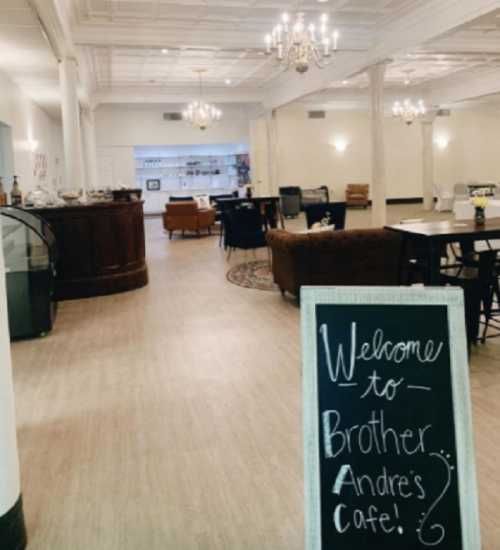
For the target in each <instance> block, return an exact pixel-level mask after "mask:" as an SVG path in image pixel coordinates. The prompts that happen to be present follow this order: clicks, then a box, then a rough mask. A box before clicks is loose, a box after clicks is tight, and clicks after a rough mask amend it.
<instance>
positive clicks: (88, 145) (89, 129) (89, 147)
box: [82, 108, 99, 189]
mask: <svg viewBox="0 0 500 550" xmlns="http://www.w3.org/2000/svg"><path fill="white" fill-rule="evenodd" d="M82 129H83V143H84V149H85V163H86V166H85V173H86V176H87V189H97V188H98V187H99V175H98V171H97V142H96V137H95V116H94V110H93V109H92V108H87V109H84V110H83V111H82Z"/></svg>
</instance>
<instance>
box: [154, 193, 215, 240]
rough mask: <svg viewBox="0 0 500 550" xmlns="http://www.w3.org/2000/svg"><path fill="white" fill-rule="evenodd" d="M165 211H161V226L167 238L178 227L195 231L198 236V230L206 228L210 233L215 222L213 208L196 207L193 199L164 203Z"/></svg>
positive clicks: (183, 230) (170, 236) (182, 229)
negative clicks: (166, 233)
mask: <svg viewBox="0 0 500 550" xmlns="http://www.w3.org/2000/svg"><path fill="white" fill-rule="evenodd" d="M165 208H166V212H163V227H164V228H165V231H168V234H169V238H170V239H171V238H172V233H173V232H174V231H177V230H178V229H179V230H181V231H182V234H183V235H184V232H185V231H186V230H188V231H196V233H197V235H198V237H199V236H200V230H202V229H207V230H208V234H209V235H211V234H212V231H211V228H212V225H213V224H214V223H215V210H214V209H213V208H206V209H203V210H200V209H198V205H197V204H196V202H195V201H186V202H171V203H168V204H166V205H165Z"/></svg>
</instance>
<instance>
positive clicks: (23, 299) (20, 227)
mask: <svg viewBox="0 0 500 550" xmlns="http://www.w3.org/2000/svg"><path fill="white" fill-rule="evenodd" d="M0 222H1V224H2V246H3V252H4V257H5V272H6V273H5V276H6V283H7V305H8V310H9V311H8V314H9V328H10V336H11V339H13V340H14V339H19V338H29V337H34V336H43V335H45V334H47V333H48V332H50V330H51V329H52V326H53V323H54V320H55V315H56V308H57V304H56V301H55V300H54V286H55V283H54V281H55V265H56V241H55V237H54V234H53V232H52V230H51V228H50V226H49V225H48V223H47V222H46V221H44V220H43V219H42V218H40V217H39V216H37V215H36V214H32V213H30V212H28V211H26V210H23V209H21V208H15V207H10V206H7V207H1V208H0Z"/></svg>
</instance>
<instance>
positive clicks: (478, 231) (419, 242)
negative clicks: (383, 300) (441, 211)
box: [385, 217, 500, 286]
mask: <svg viewBox="0 0 500 550" xmlns="http://www.w3.org/2000/svg"><path fill="white" fill-rule="evenodd" d="M385 229H387V230H389V231H395V232H397V233H399V234H400V235H401V237H402V248H401V250H402V252H401V268H402V267H403V261H404V257H405V251H406V250H407V249H408V248H407V247H408V246H411V245H416V246H420V247H421V248H422V249H427V254H428V262H427V272H426V273H425V280H424V282H425V284H427V285H435V286H437V285H439V284H440V280H441V277H440V270H441V256H442V248H443V245H447V244H450V243H459V244H460V245H461V248H462V250H472V249H473V247H474V244H475V243H476V242H477V241H492V240H495V239H500V217H499V218H490V219H487V220H486V221H485V223H484V225H477V224H476V223H475V222H474V220H464V221H456V220H448V221H431V222H415V223H401V224H394V225H386V226H385Z"/></svg>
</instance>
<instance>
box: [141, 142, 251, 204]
mask: <svg viewBox="0 0 500 550" xmlns="http://www.w3.org/2000/svg"><path fill="white" fill-rule="evenodd" d="M215 147H216V146H211V147H210V149H211V150H208V148H207V147H205V146H190V147H188V146H173V147H166V148H165V149H163V148H147V147H138V148H136V158H135V172H136V181H137V184H138V186H139V187H141V188H142V190H143V198H144V201H145V205H144V210H145V212H146V213H159V212H163V211H164V209H165V203H167V202H168V201H169V198H170V196H172V195H177V196H186V195H197V194H208V195H219V194H226V193H232V192H233V191H235V190H237V189H238V160H239V157H238V155H240V154H247V153H245V152H244V151H242V148H241V147H240V146H229V147H228V146H217V149H218V150H220V154H217V153H218V150H217V149H216V148H215ZM229 148H231V149H232V150H228V149H229ZM148 149H149V150H148ZM202 149H205V150H202ZM240 151H241V153H240ZM148 180H159V181H160V190H159V191H149V190H148V189H147V181H148Z"/></svg>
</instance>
